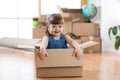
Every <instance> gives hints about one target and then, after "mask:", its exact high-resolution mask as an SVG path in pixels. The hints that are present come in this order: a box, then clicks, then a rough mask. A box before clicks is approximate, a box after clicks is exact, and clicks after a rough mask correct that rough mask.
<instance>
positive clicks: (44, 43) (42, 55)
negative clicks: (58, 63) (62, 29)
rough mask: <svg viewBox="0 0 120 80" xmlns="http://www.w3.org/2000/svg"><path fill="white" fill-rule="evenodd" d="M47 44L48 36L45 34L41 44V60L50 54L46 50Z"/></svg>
mask: <svg viewBox="0 0 120 80" xmlns="http://www.w3.org/2000/svg"><path fill="white" fill-rule="evenodd" d="M47 45H48V37H47V36H45V37H43V39H42V42H41V45H40V52H39V57H40V59H41V60H44V59H45V57H47V56H48V54H47V52H46V47H47Z"/></svg>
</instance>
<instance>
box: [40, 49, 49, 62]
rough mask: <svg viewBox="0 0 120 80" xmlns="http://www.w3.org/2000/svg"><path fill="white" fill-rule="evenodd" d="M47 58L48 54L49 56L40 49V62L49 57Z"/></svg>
mask: <svg viewBox="0 0 120 80" xmlns="http://www.w3.org/2000/svg"><path fill="white" fill-rule="evenodd" d="M47 56H48V54H47V52H46V50H45V49H40V51H39V57H40V60H41V61H43V60H44V59H45V57H47Z"/></svg>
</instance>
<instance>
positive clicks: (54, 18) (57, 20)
mask: <svg viewBox="0 0 120 80" xmlns="http://www.w3.org/2000/svg"><path fill="white" fill-rule="evenodd" d="M63 23H64V20H63V18H62V16H61V15H60V14H51V15H50V16H49V17H48V19H47V20H46V24H47V27H46V35H47V36H52V35H51V34H50V33H49V31H48V26H49V24H63Z"/></svg>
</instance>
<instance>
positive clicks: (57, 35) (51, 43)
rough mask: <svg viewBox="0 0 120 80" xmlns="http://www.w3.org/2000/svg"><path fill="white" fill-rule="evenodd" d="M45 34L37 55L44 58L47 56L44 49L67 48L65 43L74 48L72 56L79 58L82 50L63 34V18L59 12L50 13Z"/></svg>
mask: <svg viewBox="0 0 120 80" xmlns="http://www.w3.org/2000/svg"><path fill="white" fill-rule="evenodd" d="M46 23H47V24H46V36H44V37H43V40H42V42H41V45H40V52H39V57H40V59H41V60H44V59H45V57H47V56H48V54H47V52H46V49H61V48H68V46H67V43H68V44H69V45H70V46H72V47H73V48H74V52H73V56H75V57H76V58H77V59H78V60H79V59H80V56H81V53H82V50H81V48H80V47H79V44H78V43H77V42H76V41H74V40H73V39H72V38H71V37H70V36H68V35H64V34H63V23H64V20H63V18H62V16H61V15H60V14H51V15H50V16H49V17H48V19H47V21H46Z"/></svg>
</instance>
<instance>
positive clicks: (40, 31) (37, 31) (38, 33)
mask: <svg viewBox="0 0 120 80" xmlns="http://www.w3.org/2000/svg"><path fill="white" fill-rule="evenodd" d="M43 36H45V29H44V28H33V38H42V37H43Z"/></svg>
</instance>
